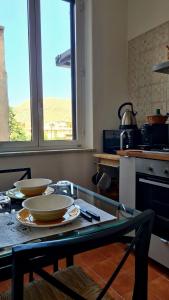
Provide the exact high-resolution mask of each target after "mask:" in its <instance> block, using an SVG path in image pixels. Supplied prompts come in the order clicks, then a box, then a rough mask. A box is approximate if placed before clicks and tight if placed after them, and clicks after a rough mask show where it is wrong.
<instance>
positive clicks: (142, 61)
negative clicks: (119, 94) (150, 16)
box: [128, 22, 169, 125]
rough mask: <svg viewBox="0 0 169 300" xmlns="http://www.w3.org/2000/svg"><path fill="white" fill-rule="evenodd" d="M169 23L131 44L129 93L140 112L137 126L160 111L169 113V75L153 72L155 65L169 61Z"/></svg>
mask: <svg viewBox="0 0 169 300" xmlns="http://www.w3.org/2000/svg"><path fill="white" fill-rule="evenodd" d="M167 44H169V22H166V23H164V24H162V25H160V26H158V27H156V28H154V29H152V30H150V31H148V32H146V33H144V34H142V35H140V36H138V37H136V38H134V39H133V40H130V41H129V43H128V93H129V100H130V101H132V102H133V104H134V108H135V110H137V111H138V114H137V122H138V125H141V124H143V123H145V122H146V115H150V114H154V113H155V112H156V109H157V108H160V109H161V112H162V113H163V114H166V112H167V111H169V75H166V74H160V73H155V72H152V67H153V65H155V64H158V63H161V62H164V61H166V60H167V49H166V45H167Z"/></svg>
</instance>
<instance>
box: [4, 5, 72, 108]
mask: <svg viewBox="0 0 169 300" xmlns="http://www.w3.org/2000/svg"><path fill="white" fill-rule="evenodd" d="M49 4H50V5H49ZM0 7H1V9H0V26H4V27H5V30H4V43H5V64H6V71H7V76H8V98H9V105H11V106H15V105H18V104H20V103H21V102H22V101H24V100H26V99H29V98H30V87H29V54H28V25H27V0H0ZM69 22H70V19H69V4H68V3H67V2H64V1H62V0H41V26H42V28H41V35H42V38H41V40H42V71H43V96H44V98H45V97H56V98H61V99H68V98H70V95H71V81H70V79H71V77H70V69H68V68H62V67H57V66H56V64H55V57H56V56H57V55H58V54H61V53H62V52H64V51H66V50H68V49H70V26H69V24H70V23H69Z"/></svg>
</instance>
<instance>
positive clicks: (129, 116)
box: [118, 102, 137, 129]
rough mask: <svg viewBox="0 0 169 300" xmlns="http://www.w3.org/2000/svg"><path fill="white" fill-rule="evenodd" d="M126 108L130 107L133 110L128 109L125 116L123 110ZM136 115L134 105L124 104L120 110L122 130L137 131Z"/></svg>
mask: <svg viewBox="0 0 169 300" xmlns="http://www.w3.org/2000/svg"><path fill="white" fill-rule="evenodd" d="M124 106H130V107H131V109H126V110H125V111H124V113H123V114H121V110H122V108H123V107H124ZM136 114H137V112H134V110H133V104H132V103H131V102H125V103H123V104H122V105H121V106H120V107H119V109H118V117H119V119H120V121H121V124H120V129H137V122H136V117H135V116H136Z"/></svg>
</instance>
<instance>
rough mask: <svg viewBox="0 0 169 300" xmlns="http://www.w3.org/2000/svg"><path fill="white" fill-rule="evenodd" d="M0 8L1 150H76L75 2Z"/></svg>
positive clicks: (19, 1) (15, 2)
mask: <svg viewBox="0 0 169 300" xmlns="http://www.w3.org/2000/svg"><path fill="white" fill-rule="evenodd" d="M80 2H81V1H80ZM77 3H78V2H77ZM0 4H1V10H0V122H1V126H0V144H1V149H3V150H4V151H5V150H10V149H11V150H13V149H18V150H20V149H25V150H27V149H38V148H39V149H43V148H56V147H61V148H63V147H64V148H69V147H77V146H80V144H81V136H82V134H81V128H82V126H81V124H82V121H81V120H80V113H79V112H80V110H81V103H80V101H81V99H80V97H78V103H77V100H76V98H77V97H76V95H77V94H78V95H79V91H78V89H77V86H78V80H80V79H78V78H77V76H76V71H77V70H78V68H79V65H78V63H77V56H78V53H77V52H78V50H77V49H76V47H75V45H76V42H77V41H78V36H77V35H78V33H79V30H78V33H77V32H76V22H77V20H79V19H80V18H79V17H78V16H77V13H78V11H79V12H81V9H80V10H78V9H77V5H78V4H77V5H75V1H74V0H50V1H46V0H28V1H26V0H12V1H11V0H0ZM21 12H22V13H21ZM79 86H80V85H79Z"/></svg>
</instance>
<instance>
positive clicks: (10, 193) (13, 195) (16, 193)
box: [6, 186, 54, 200]
mask: <svg viewBox="0 0 169 300" xmlns="http://www.w3.org/2000/svg"><path fill="white" fill-rule="evenodd" d="M53 192H54V188H53V187H50V186H48V187H47V189H46V190H45V191H44V193H43V195H50V194H53ZM6 195H7V196H8V197H11V198H14V199H21V200H23V199H26V196H25V195H24V194H22V193H21V192H20V191H18V189H17V188H14V189H11V190H8V191H6Z"/></svg>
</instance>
